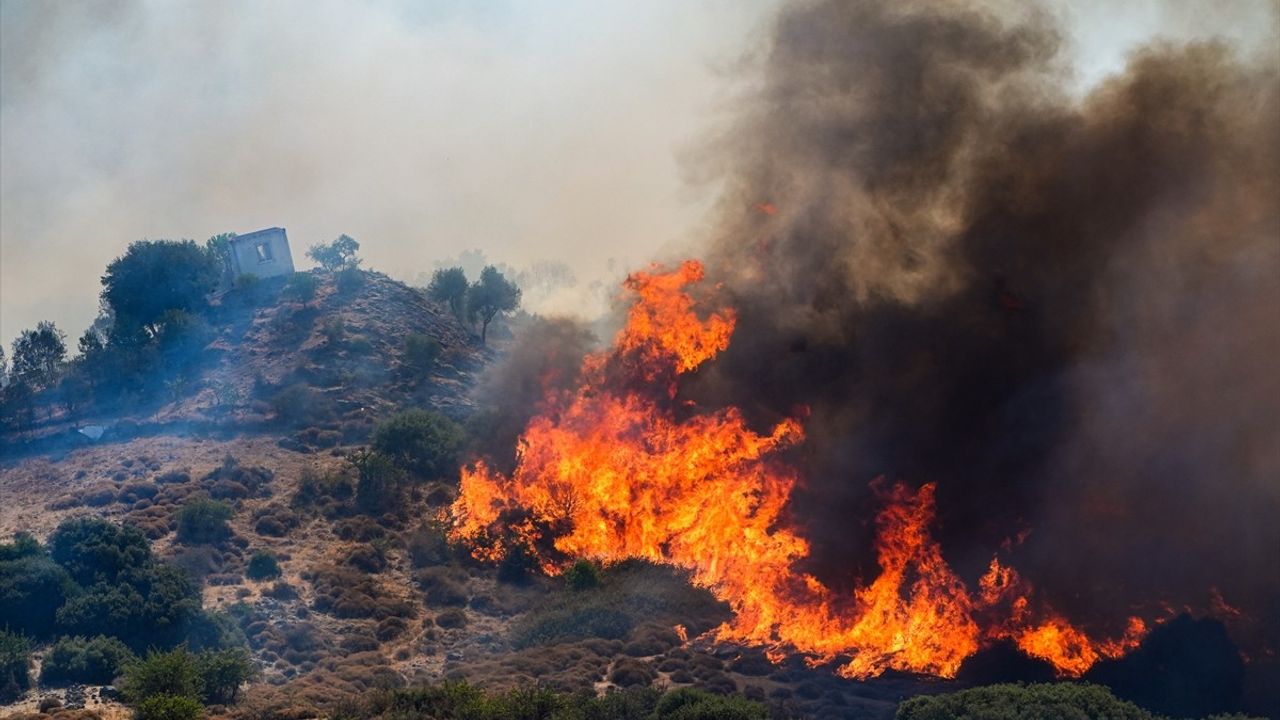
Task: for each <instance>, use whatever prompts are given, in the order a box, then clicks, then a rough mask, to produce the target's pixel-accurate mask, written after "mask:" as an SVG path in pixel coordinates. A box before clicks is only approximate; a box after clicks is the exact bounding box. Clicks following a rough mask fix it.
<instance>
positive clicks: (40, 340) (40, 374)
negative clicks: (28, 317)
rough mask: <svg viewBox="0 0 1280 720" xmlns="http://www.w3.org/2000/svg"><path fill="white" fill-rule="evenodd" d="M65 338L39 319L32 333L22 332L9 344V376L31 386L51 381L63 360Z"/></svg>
mask: <svg viewBox="0 0 1280 720" xmlns="http://www.w3.org/2000/svg"><path fill="white" fill-rule="evenodd" d="M66 337H67V336H66V335H64V334H63V333H62V331H61V330H59V329H58V328H57V327H56V326H55V325H54V324H53V323H51V322H49V321H47V320H41V321H40V322H39V323H37V324H36V329H35V330H23V331H22V334H21V335H19V336H18V339H16V340H14V341H13V374H14V375H15V376H16V379H17V380H20V381H22V382H27V383H30V384H31V385H32V386H34V387H37V388H38V387H44V386H46V385H48V384H49V383H50V382H52V381H53V378H54V376H55V375H56V374H57V372H58V366H59V365H61V364H62V361H63V360H65V359H66V357H67V345H66Z"/></svg>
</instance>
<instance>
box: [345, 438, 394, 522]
mask: <svg viewBox="0 0 1280 720" xmlns="http://www.w3.org/2000/svg"><path fill="white" fill-rule="evenodd" d="M347 462H349V463H350V464H351V466H352V467H353V468H355V471H356V507H358V508H360V510H361V511H362V512H366V513H372V514H379V513H384V512H387V511H389V510H393V509H395V508H397V507H398V506H399V504H400V498H401V496H402V495H403V494H404V492H403V491H404V487H403V481H402V475H401V472H400V469H399V468H398V467H397V466H396V464H395V463H394V462H392V461H391V459H390V458H388V457H387V456H386V455H383V454H382V453H380V452H375V451H370V450H361V451H359V452H356V453H353V454H352V455H350V456H348V457H347Z"/></svg>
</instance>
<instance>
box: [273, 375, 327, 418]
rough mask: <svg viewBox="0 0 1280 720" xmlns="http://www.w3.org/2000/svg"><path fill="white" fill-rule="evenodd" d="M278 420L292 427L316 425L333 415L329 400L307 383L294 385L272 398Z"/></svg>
mask: <svg viewBox="0 0 1280 720" xmlns="http://www.w3.org/2000/svg"><path fill="white" fill-rule="evenodd" d="M271 410H272V411H273V412H274V413H275V414H276V420H278V421H279V422H282V423H284V424H286V425H290V426H301V425H314V424H316V423H318V422H323V421H325V420H327V419H329V417H330V416H331V415H333V407H332V405H331V404H330V402H329V400H328V398H326V397H325V396H324V395H321V394H320V393H319V392H316V391H315V390H314V389H312V388H311V387H310V386H309V385H307V384H306V383H294V384H292V385H289V386H287V387H285V388H284V389H282V390H280V391H279V392H277V393H276V394H274V395H272V396H271Z"/></svg>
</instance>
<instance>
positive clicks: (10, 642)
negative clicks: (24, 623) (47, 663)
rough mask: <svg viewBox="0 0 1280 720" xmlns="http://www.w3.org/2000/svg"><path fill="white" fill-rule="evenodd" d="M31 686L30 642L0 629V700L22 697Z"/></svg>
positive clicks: (7, 700) (8, 700)
mask: <svg viewBox="0 0 1280 720" xmlns="http://www.w3.org/2000/svg"><path fill="white" fill-rule="evenodd" d="M30 687H31V643H30V642H28V641H27V639H26V638H25V637H23V636H22V635H18V634H17V633H11V632H8V631H6V630H0V702H10V701H12V700H16V699H18V698H20V697H22V695H23V693H25V692H26V691H27V690H28V689H30Z"/></svg>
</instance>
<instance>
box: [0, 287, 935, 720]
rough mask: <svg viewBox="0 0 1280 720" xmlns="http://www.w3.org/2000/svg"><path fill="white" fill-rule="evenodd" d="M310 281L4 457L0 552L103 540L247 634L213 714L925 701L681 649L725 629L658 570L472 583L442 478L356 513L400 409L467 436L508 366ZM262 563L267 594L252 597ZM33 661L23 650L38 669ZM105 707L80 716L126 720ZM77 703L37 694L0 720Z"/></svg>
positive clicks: (419, 317) (228, 311)
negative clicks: (120, 532)
mask: <svg viewBox="0 0 1280 720" xmlns="http://www.w3.org/2000/svg"><path fill="white" fill-rule="evenodd" d="M317 277H318V280H319V283H318V286H317V289H316V292H315V294H314V297H313V298H312V299H311V300H310V301H308V302H298V301H289V300H286V299H284V296H283V295H282V293H281V287H280V286H279V285H269V284H266V283H263V284H262V285H259V286H255V287H253V288H251V289H246V288H241V289H239V290H234V291H229V292H226V293H223V294H222V295H220V296H219V297H217V298H215V303H214V304H215V310H216V313H215V318H217V322H216V323H215V324H214V334H213V336H212V338H211V340H210V341H209V342H208V344H207V345H206V346H205V347H204V348H203V349H202V352H203V353H204V355H205V356H206V358H205V361H204V364H203V366H202V367H203V370H202V372H201V373H200V375H199V376H198V377H196V378H193V379H191V380H190V381H189V382H187V383H186V384H185V385H184V387H183V388H182V391H181V392H180V393H175V395H174V396H173V397H168V398H163V399H162V400H161V401H159V402H158V403H156V404H153V405H151V406H150V407H147V406H138V407H131V408H128V409H126V410H123V411H121V412H119V413H116V414H111V413H108V412H103V411H98V412H95V413H91V414H89V415H88V416H81V417H77V418H75V419H71V418H68V417H67V416H66V414H65V412H62V411H59V410H57V409H56V408H54V409H51V411H50V412H49V414H48V415H47V416H42V417H40V418H39V421H38V422H37V423H36V426H35V427H34V428H32V429H31V430H30V431H28V432H25V433H23V434H21V435H17V436H9V437H7V438H6V442H7V443H8V445H7V446H6V447H7V448H8V449H7V450H6V455H5V460H4V461H3V464H2V465H0V495H3V497H4V498H5V502H4V503H3V504H0V538H5V539H7V538H11V537H13V536H15V534H17V533H20V532H28V533H31V534H33V535H34V536H35V537H36V538H37V539H40V540H45V541H47V540H48V538H49V537H50V534H51V533H52V532H53V531H54V529H55V528H57V527H58V526H59V524H60V523H62V522H64V521H66V520H67V519H69V518H75V517H85V516H90V517H101V518H105V519H107V520H109V521H111V522H117V523H122V524H124V525H126V526H131V527H136V528H139V529H140V530H141V531H142V532H143V533H144V534H145V536H146V537H147V538H148V539H149V540H150V542H151V547H152V551H153V552H154V553H155V555H156V556H157V557H158V559H160V560H161V561H164V562H166V563H170V564H173V565H177V566H179V567H181V568H183V569H184V570H185V571H186V572H187V573H188V574H189V575H190V576H191V577H192V578H193V579H194V580H195V581H197V582H199V584H200V588H201V590H200V594H201V598H202V601H203V605H204V607H205V608H206V609H207V610H211V611H214V612H215V613H220V614H221V615H222V616H223V617H225V618H226V619H227V621H228V622H230V623H231V624H233V625H234V627H235V628H237V629H238V632H240V633H243V637H244V641H245V642H247V644H248V647H249V648H250V650H251V653H252V658H253V662H254V664H255V665H256V666H257V668H258V670H259V674H258V676H257V678H256V679H255V680H254V681H253V682H252V683H251V684H250V685H249V686H248V687H247V688H246V689H245V690H244V693H243V699H242V700H241V701H240V702H239V703H238V704H236V705H234V706H232V707H231V708H229V709H226V710H225V712H226V714H228V715H229V716H233V717H279V718H287V717H313V716H322V715H324V714H325V713H326V712H328V711H329V710H330V709H331V708H333V707H334V706H335V704H337V703H341V702H343V701H344V700H349V699H350V698H352V697H356V696H358V695H360V694H361V693H363V692H366V691H370V690H373V689H376V688H381V687H396V686H401V685H406V684H409V685H418V684H434V683H440V682H443V681H446V680H466V681H468V682H471V683H474V684H475V685H477V686H480V687H483V688H487V689H489V690H493V691H501V690H504V689H513V688H520V687H527V686H532V685H543V686H546V687H549V688H554V689H557V690H561V691H567V692H575V691H582V690H584V689H585V690H588V691H595V692H603V691H605V690H607V689H609V688H616V689H620V688H631V689H632V690H633V691H634V690H636V689H637V688H642V687H651V686H652V687H657V688H673V687H684V686H690V687H698V688H701V689H706V690H711V691H714V692H729V693H744V694H746V695H747V697H750V698H755V699H757V700H759V701H762V702H768V703H771V704H772V705H773V706H774V707H775V709H776V711H777V712H781V713H784V714H790V713H798V714H799V713H801V711H803V713H802V714H804V715H808V714H810V713H813V712H817V713H819V714H821V715H822V716H825V717H834V716H836V715H835V714H833V713H837V712H838V714H839V716H843V717H875V718H879V717H887V716H889V715H891V714H892V712H893V708H894V707H895V705H896V702H897V700H898V699H899V698H901V697H903V696H904V695H908V694H914V692H917V691H918V690H919V689H920V687H921V686H920V683H921V681H920V680H919V679H912V678H899V679H894V678H884V679H881V680H879V681H877V682H874V683H850V682H848V681H843V680H840V679H839V678H837V677H835V676H834V675H833V674H832V673H831V672H830V669H825V668H819V669H811V668H808V667H806V666H805V665H804V664H803V663H802V662H799V661H798V660H797V661H796V662H789V663H787V664H784V665H782V666H775V665H773V664H771V663H769V662H768V661H767V660H765V658H764V657H763V655H761V654H760V653H758V652H753V651H744V650H743V649H741V648H738V647H735V646H714V645H711V644H707V643H705V642H696V641H687V640H685V639H683V637H682V635H683V636H684V637H696V636H697V635H699V634H701V633H703V632H705V631H707V630H709V629H711V628H713V627H715V626H716V625H718V624H719V623H721V622H723V621H724V620H725V619H726V618H727V617H728V615H727V610H726V608H725V607H724V606H723V605H721V604H719V603H717V602H716V601H715V600H714V599H713V598H712V597H711V595H710V594H709V593H706V592H705V591H700V590H695V589H693V588H692V587H691V586H690V585H689V584H688V582H687V581H686V580H685V579H684V578H683V577H681V575H680V574H679V573H676V572H674V571H671V570H668V569H664V568H660V567H656V566H651V565H648V564H645V563H624V564H622V565H619V566H615V567H612V568H607V569H603V570H599V569H597V570H595V571H593V572H592V573H591V575H592V576H593V579H592V580H591V582H588V583H585V584H584V585H583V586H582V587H580V588H579V589H573V588H571V587H569V586H567V585H566V581H565V580H564V579H563V578H548V577H545V576H542V575H541V574H539V573H537V572H534V571H533V570H532V568H530V567H526V566H521V565H519V564H518V563H516V564H514V565H513V564H512V563H511V562H506V563H504V564H502V565H500V566H496V567H495V566H494V565H491V564H484V563H478V562H475V561H474V560H472V559H471V558H470V557H469V556H468V554H467V549H466V548H464V547H459V546H452V545H450V544H449V543H448V542H446V540H445V537H444V536H443V534H442V531H441V527H442V526H441V525H440V524H439V521H438V520H439V518H441V517H442V513H443V511H444V510H445V508H446V507H447V504H448V503H449V502H451V501H452V500H453V498H454V496H455V494H456V478H455V477H453V476H452V474H451V473H447V474H445V475H442V476H440V477H422V476H415V477H412V478H411V482H410V485H409V486H408V488H407V494H406V495H404V497H403V498H402V500H401V501H400V502H398V503H396V504H395V505H394V506H392V507H389V508H387V509H386V510H385V511H383V512H381V513H373V512H368V511H362V510H361V508H360V507H359V505H358V503H357V498H356V495H357V492H356V490H355V485H356V483H357V480H358V473H357V472H355V471H354V470H353V466H352V464H351V463H350V462H349V461H348V455H350V454H351V453H352V452H355V451H356V450H358V449H360V448H361V447H363V446H364V445H365V444H366V443H368V442H369V439H370V433H371V431H372V430H373V429H374V428H375V427H376V425H377V424H378V423H379V422H381V421H383V420H385V419H387V418H388V417H390V416H392V415H394V414H395V413H396V412H398V411H402V410H405V409H409V408H423V409H429V410H434V411H439V412H441V413H442V414H444V415H446V416H449V417H451V418H453V419H454V420H456V421H460V422H465V421H466V419H467V417H468V415H469V414H470V412H471V410H472V409H473V407H474V402H475V401H474V399H473V396H472V394H471V393H470V390H471V389H472V388H473V387H474V386H475V385H476V382H477V379H478V377H479V375H480V373H481V372H482V371H483V369H484V368H485V366H486V363H487V362H489V361H490V360H492V359H494V358H496V357H499V356H501V354H502V353H501V349H500V346H499V349H497V350H494V349H483V348H481V347H480V346H479V345H478V343H477V342H476V341H475V340H474V339H473V338H472V337H471V336H470V335H469V334H468V331H467V329H466V328H464V327H462V326H461V325H460V324H459V323H457V322H456V321H455V320H454V319H453V318H452V317H451V316H450V315H449V314H448V313H447V311H444V310H443V309H442V308H440V307H438V306H436V305H435V304H433V303H432V302H430V301H429V300H427V299H426V298H425V297H424V295H423V294H422V293H421V291H419V290H416V289H413V288H410V287H407V286H405V285H403V284H401V283H398V282H395V281H393V280H390V279H389V278H387V277H386V276H383V275H380V274H377V273H363V277H364V278H365V282H364V283H363V284H362V285H361V286H359V287H358V288H355V289H351V288H346V289H340V288H339V287H338V286H337V285H336V283H335V282H334V281H333V279H332V276H325V275H319V274H318V275H317ZM415 335H417V336H420V337H425V338H430V339H431V340H432V341H434V343H429V344H433V345H438V348H437V351H433V352H432V353H431V354H432V355H433V359H432V362H431V363H430V364H429V367H426V368H424V367H422V364H421V362H418V363H417V364H415V362H414V358H412V357H410V356H409V355H410V354H411V351H410V350H408V349H407V348H408V345H409V343H407V342H406V339H407V338H409V337H411V336H415ZM94 426H99V427H101V428H103V432H102V434H101V437H100V438H99V439H98V440H96V441H91V440H90V439H89V438H88V437H87V436H86V435H85V434H84V433H82V432H80V430H81V429H84V428H93V427H94ZM454 467H456V465H455V466H454ZM204 497H208V498H212V499H213V500H216V501H218V502H221V503H224V504H226V505H227V506H228V507H229V508H230V509H231V517H230V519H229V522H228V523H227V530H226V532H225V534H223V535H221V536H220V537H217V538H215V539H211V540H206V541H202V542H194V541H191V540H190V539H188V540H180V535H181V533H180V532H179V518H180V517H181V512H182V508H183V507H184V505H186V504H188V503H191V502H193V501H195V500H196V499H198V498H204ZM262 552H265V553H269V554H271V555H272V556H274V557H275V558H276V560H277V562H278V564H279V566H280V571H281V572H280V575H279V576H278V577H270V578H266V579H261V580H255V579H251V578H249V577H247V576H246V572H247V567H248V563H249V560H250V559H251V558H252V557H253V556H254V555H255V554H256V553H262ZM47 652H48V646H47V645H44V644H41V645H38V646H37V648H36V660H37V667H38V666H39V662H40V659H41V658H42V657H43V656H44V654H45V653H47ZM929 686H938V687H944V686H945V684H943V685H938V684H937V683H935V682H932V681H926V682H925V687H929ZM96 693H97V691H96V690H95V689H92V688H91V689H90V692H89V694H88V699H87V702H88V705H89V707H91V708H93V707H98V708H99V709H100V710H101V711H102V712H103V713H105V714H104V717H113V716H117V715H121V714H122V713H126V711H125V710H124V709H123V707H122V706H121V705H120V704H119V702H117V701H113V700H108V701H105V704H101V705H99V704H96V703H97V701H96V700H95V698H96V697H97V694H96ZM80 694H81V693H80V691H79V690H77V689H75V688H74V687H73V689H72V690H71V691H70V696H68V690H66V689H65V688H60V687H49V686H42V687H39V688H37V689H36V690H34V691H32V692H29V693H27V694H26V696H25V697H24V699H23V700H22V701H21V702H19V703H16V704H13V705H10V706H8V709H9V710H18V709H23V710H25V711H35V709H36V708H37V706H38V704H39V703H40V702H41V701H42V700H43V701H44V702H45V703H46V704H50V703H52V702H53V700H51V699H50V698H56V699H57V700H59V701H68V699H69V698H70V700H73V701H74V700H76V698H77V697H78V696H79V695H80ZM109 694H110V693H108V695H109ZM72 704H76V703H75V702H73V703H72ZM837 708H838V711H837ZM214 711H215V714H217V713H218V712H221V711H220V710H219V709H218V708H214ZM122 716H123V715H122Z"/></svg>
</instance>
